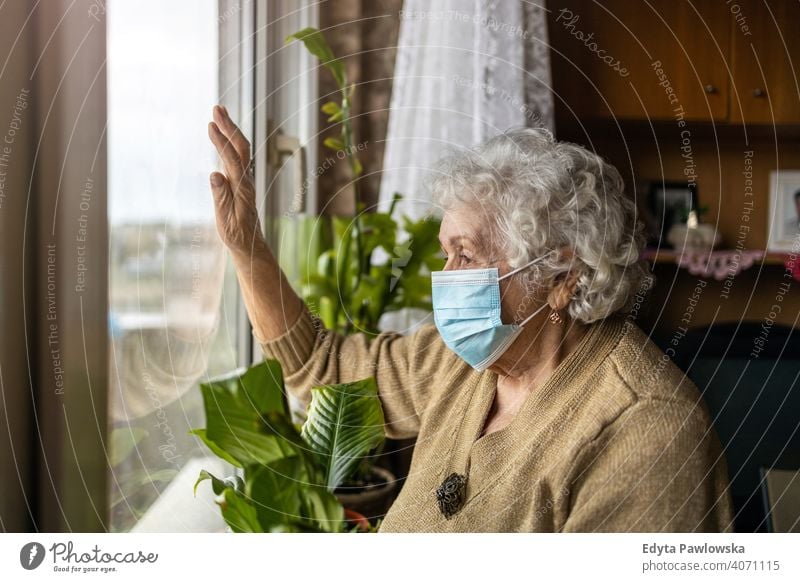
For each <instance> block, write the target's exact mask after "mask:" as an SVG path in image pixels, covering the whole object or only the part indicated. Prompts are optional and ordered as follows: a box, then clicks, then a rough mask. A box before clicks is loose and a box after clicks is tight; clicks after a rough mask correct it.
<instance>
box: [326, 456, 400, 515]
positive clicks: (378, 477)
mask: <svg viewBox="0 0 800 582" xmlns="http://www.w3.org/2000/svg"><path fill="white" fill-rule="evenodd" d="M395 489H397V479H396V478H395V476H394V474H393V473H392V472H391V471H389V470H387V469H384V468H383V467H378V466H375V465H373V466H372V467H370V477H369V479H368V480H367V482H366V483H352V482H347V483H344V484H342V485H341V486H340V487H337V488H336V490H335V491H334V492H333V493H334V495H336V497H337V498H338V499H339V501H341V503H342V505H344V506H345V507H346V508H347V509H351V510H353V511H355V512H357V513H360V514H362V515H364V516H366V517H367V518H368V519H374V518H377V517H383V516H384V515H386V512H387V511H389V507H390V506H391V505H392V502H393V501H394V493H395Z"/></svg>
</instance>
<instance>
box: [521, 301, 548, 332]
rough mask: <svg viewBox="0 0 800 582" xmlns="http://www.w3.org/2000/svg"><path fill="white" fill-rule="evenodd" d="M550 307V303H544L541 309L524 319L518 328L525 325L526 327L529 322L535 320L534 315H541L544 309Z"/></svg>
mask: <svg viewBox="0 0 800 582" xmlns="http://www.w3.org/2000/svg"><path fill="white" fill-rule="evenodd" d="M549 306H550V304H549V303H547V302H546V301H545V303H544V304H543V305H542V306H541V307H539V308H538V309H537V310H536V311H534V312H533V313H531V314H530V315H529V316H528V317H526V318H525V319H523V320H522V321H521V322H520V323H518V324H517V325H518V326H520V327H522V326H524V325H525V324H526V323H528V322H529V321H530V320H531V319H533V316H534V315H536V314H537V313H539V312H540V311H542V309H544V308H545V307H549Z"/></svg>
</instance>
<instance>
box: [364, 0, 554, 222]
mask: <svg viewBox="0 0 800 582" xmlns="http://www.w3.org/2000/svg"><path fill="white" fill-rule="evenodd" d="M543 2H544V0H536V1H535V2H531V1H525V0H511V1H509V0H505V1H502V2H501V1H490V2H486V1H485V0H466V1H465V0H432V1H431V0H406V1H405V4H404V7H403V12H402V14H401V24H400V38H399V42H398V45H399V46H398V51H397V60H396V64H395V74H394V82H393V88H392V99H391V114H390V117H389V129H388V132H387V143H386V153H385V156H384V169H383V175H382V180H381V189H380V203H379V208H380V209H381V210H387V209H388V206H389V201H390V200H391V198H392V195H393V194H394V192H400V193H401V194H403V196H404V201H403V202H402V203H401V204H399V205H398V208H397V212H398V214H406V215H408V216H411V217H414V218H420V217H421V216H423V215H424V214H425V213H426V212H427V211H428V210H429V209H430V202H429V200H430V198H429V193H428V192H426V191H425V189H424V182H423V179H424V177H425V175H426V174H427V172H428V171H429V169H430V167H431V165H432V164H433V163H434V162H435V161H436V160H437V159H438V158H439V157H440V156H441V155H442V153H444V149H445V148H446V147H448V146H450V147H469V146H472V145H475V144H477V143H480V142H482V141H484V140H485V139H487V138H488V137H491V136H493V135H496V134H498V133H501V132H503V131H504V130H506V129H508V128H510V127H514V126H522V125H528V126H537V125H543V126H545V127H548V128H550V129H552V128H553V98H552V92H551V83H550V58H549V50H548V45H547V26H546V13H545V10H544V8H543Z"/></svg>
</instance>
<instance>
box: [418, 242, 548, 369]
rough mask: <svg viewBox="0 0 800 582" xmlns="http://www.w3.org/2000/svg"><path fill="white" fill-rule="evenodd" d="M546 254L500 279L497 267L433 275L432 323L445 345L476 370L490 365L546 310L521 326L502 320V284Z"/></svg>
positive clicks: (531, 315)
mask: <svg viewBox="0 0 800 582" xmlns="http://www.w3.org/2000/svg"><path fill="white" fill-rule="evenodd" d="M546 256H547V255H544V256H542V257H539V258H537V259H534V260H532V261H531V262H529V263H527V264H526V265H523V266H521V267H519V268H517V269H514V270H513V271H511V272H509V273H506V274H505V275H503V276H502V277H498V271H497V267H491V268H488V269H462V270H455V271H434V272H432V273H431V284H432V296H431V298H432V301H433V320H434V322H435V323H436V327H437V329H438V330H439V334H440V335H441V336H442V339H443V340H444V343H445V344H446V345H447V347H449V348H450V349H451V350H453V351H454V352H455V353H456V354H458V356H460V357H461V358H462V359H463V360H464V361H466V362H467V363H468V364H469V365H470V366H472V367H473V368H475V369H476V370H478V371H479V372H480V371H483V370H485V369H486V368H488V367H489V366H491V365H492V364H493V363H494V362H496V361H497V359H498V358H499V357H500V356H501V355H502V354H503V352H505V351H506V350H507V349H508V347H509V346H510V345H511V344H512V343H513V341H514V340H515V339H516V338H517V336H518V335H519V334H520V333H521V332H522V326H523V325H525V324H526V323H528V321H530V320H531V318H533V316H534V315H536V314H537V313H539V312H540V311H542V309H544V308H545V307H547V303H545V304H544V305H542V306H541V307H539V308H538V309H536V311H534V312H533V313H531V314H530V315H529V316H528V317H526V318H525V320H524V321H522V322H521V323H511V324H504V323H503V322H502V321H501V320H500V283H499V281H500V280H501V279H505V278H506V277H510V276H512V275H514V274H516V273H518V272H519V271H522V270H523V269H527V268H528V267H530V266H531V265H533V264H534V263H536V262H538V261H541V260H543V259H544V258H545V257H546Z"/></svg>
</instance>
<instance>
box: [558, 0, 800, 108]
mask: <svg viewBox="0 0 800 582" xmlns="http://www.w3.org/2000/svg"><path fill="white" fill-rule="evenodd" d="M548 9H549V10H550V13H549V20H548V25H549V30H548V32H549V36H550V43H551V45H552V52H551V60H552V73H553V87H554V91H555V96H556V97H555V99H556V107H557V113H558V117H559V120H560V121H567V122H569V121H571V122H573V123H574V122H575V121H580V120H581V119H583V118H595V119H597V118H621V119H646V120H674V119H677V118H683V119H686V120H695V121H710V120H714V121H720V122H723V121H730V122H733V123H741V122H742V121H743V120H744V121H745V122H748V123H772V122H773V120H774V122H775V123H778V124H790V123H800V79H798V77H799V76H800V75H797V74H796V72H795V70H794V67H793V63H800V35H798V34H797V31H796V27H797V23H798V22H800V3H798V2H796V1H792V0H770V1H768V2H764V0H737V1H736V3H728V2H725V1H724V0H691V1H689V0H674V1H667V0H661V1H659V0H649V1H648V2H645V1H644V0H597V1H595V0H550V1H549V2H548ZM798 68H800V67H798ZM773 116H774V117H773Z"/></svg>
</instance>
